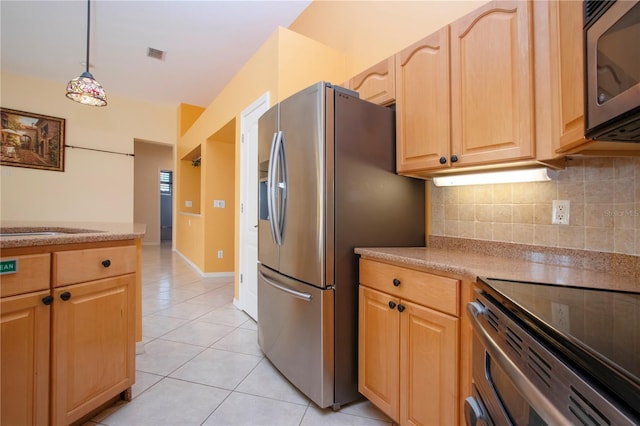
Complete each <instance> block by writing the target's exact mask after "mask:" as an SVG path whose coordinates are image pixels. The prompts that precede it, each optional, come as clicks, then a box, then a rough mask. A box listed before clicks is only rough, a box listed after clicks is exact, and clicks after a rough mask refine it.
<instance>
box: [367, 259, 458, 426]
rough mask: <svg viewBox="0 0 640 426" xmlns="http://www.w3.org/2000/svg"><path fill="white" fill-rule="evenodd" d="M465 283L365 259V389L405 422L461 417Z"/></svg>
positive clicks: (452, 420) (440, 421)
mask: <svg viewBox="0 0 640 426" xmlns="http://www.w3.org/2000/svg"><path fill="white" fill-rule="evenodd" d="M460 291H461V282H460V280H457V279H453V278H449V277H443V276H438V275H434V274H430V273H427V272H422V271H417V270H413V269H405V268H402V267H398V266H395V265H389V264H386V263H381V262H376V261H372V260H369V259H361V261H360V288H359V324H358V327H359V329H358V350H359V352H358V390H359V392H360V393H361V394H362V395H364V396H365V397H366V398H368V399H369V400H370V401H371V402H372V403H373V404H374V405H375V406H377V407H378V408H379V409H380V410H382V411H383V412H384V413H385V414H387V415H388V416H389V417H390V418H391V419H392V420H393V421H394V422H397V423H399V424H400V425H403V426H404V425H439V426H442V425H457V424H459V423H460V422H461V416H460V413H461V400H462V399H463V398H462V397H463V396H468V394H467V392H468V391H467V385H464V386H462V385H461V384H462V383H465V384H466V383H467V379H466V378H464V379H463V378H462V377H461V374H465V375H466V374H467V373H468V370H467V369H466V368H461V361H460V360H461V353H462V352H463V351H461V345H460V334H461V323H462V321H461V319H460V318H459V315H460V309H459V306H460V303H461V302H460V301H461V299H463V300H466V298H464V297H462V298H461V295H460ZM466 350H467V349H466V348H465V351H466ZM465 353H466V352H465ZM465 362H466V361H465ZM469 380H470V379H469Z"/></svg>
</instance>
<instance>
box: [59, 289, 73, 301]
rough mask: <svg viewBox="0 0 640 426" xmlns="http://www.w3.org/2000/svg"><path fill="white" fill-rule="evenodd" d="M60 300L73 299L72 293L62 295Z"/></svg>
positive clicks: (66, 292)
mask: <svg viewBox="0 0 640 426" xmlns="http://www.w3.org/2000/svg"><path fill="white" fill-rule="evenodd" d="M60 299H62V300H64V301H67V300H69V299H71V293H69V292H68V291H65V292H64V293H62V294H61V295H60Z"/></svg>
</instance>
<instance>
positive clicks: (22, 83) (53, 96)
mask: <svg viewBox="0 0 640 426" xmlns="http://www.w3.org/2000/svg"><path fill="white" fill-rule="evenodd" d="M65 86H66V82H52V81H45V80H38V79H33V78H31V77H28V76H24V75H17V74H11V73H7V72H3V73H2V75H1V87H2V106H3V107H4V108H11V109H16V110H20V111H27V112H33V113H38V114H44V115H50V116H54V117H60V118H64V119H65V120H66V140H65V143H66V144H67V145H75V146H82V147H87V148H95V149H102V150H111V151H117V152H123V153H128V154H133V152H134V139H142V140H146V141H154V142H159V143H163V144H167V145H169V146H173V145H175V142H176V135H177V127H176V108H175V106H171V105H160V104H152V103H148V102H144V101H140V100H133V99H129V98H124V97H119V96H109V105H108V106H107V107H106V108H93V107H87V106H85V105H81V104H78V103H75V102H72V101H70V100H69V99H67V98H66V97H65V96H64V88H65ZM106 89H107V95H108V90H109V88H106ZM0 170H1V173H0V176H1V189H0V190H1V194H0V200H1V202H0V208H1V212H0V217H1V218H2V219H3V220H43V221H83V222H85V221H98V222H132V221H133V220H134V218H133V210H134V204H133V198H134V196H133V191H134V177H133V170H134V158H133V157H130V156H124V155H117V154H108V153H102V152H95V151H87V150H80V149H71V148H68V149H66V151H65V171H64V172H52V171H44V170H36V169H28V168H19V167H8V166H0Z"/></svg>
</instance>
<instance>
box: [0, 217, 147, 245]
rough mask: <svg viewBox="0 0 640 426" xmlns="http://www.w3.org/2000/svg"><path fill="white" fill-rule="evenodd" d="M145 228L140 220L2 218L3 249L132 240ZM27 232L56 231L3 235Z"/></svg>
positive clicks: (139, 235) (142, 232)
mask: <svg viewBox="0 0 640 426" xmlns="http://www.w3.org/2000/svg"><path fill="white" fill-rule="evenodd" d="M145 230H146V225H144V224H140V223H107V222H36V221H2V222H0V249H7V248H16V247H36V246H47V245H57V244H75V243H92V242H99V241H117V240H130V239H135V238H142V237H143V236H144V233H145ZM25 232H53V234H44V235H43V234H41V235H37V234H36V235H3V234H10V233H25Z"/></svg>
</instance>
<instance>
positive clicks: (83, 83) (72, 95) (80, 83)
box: [67, 71, 107, 106]
mask: <svg viewBox="0 0 640 426" xmlns="http://www.w3.org/2000/svg"><path fill="white" fill-rule="evenodd" d="M67 98H69V99H71V100H74V101H76V102H80V103H81V104H84V105H91V106H105V105H106V104H107V95H106V94H105V93H104V88H103V87H102V86H101V85H100V83H98V82H97V81H96V80H95V79H94V78H93V76H92V75H91V73H90V72H88V71H85V72H83V73H82V74H81V75H80V77H76V78H74V79H73V80H71V81H70V82H69V84H67Z"/></svg>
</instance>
